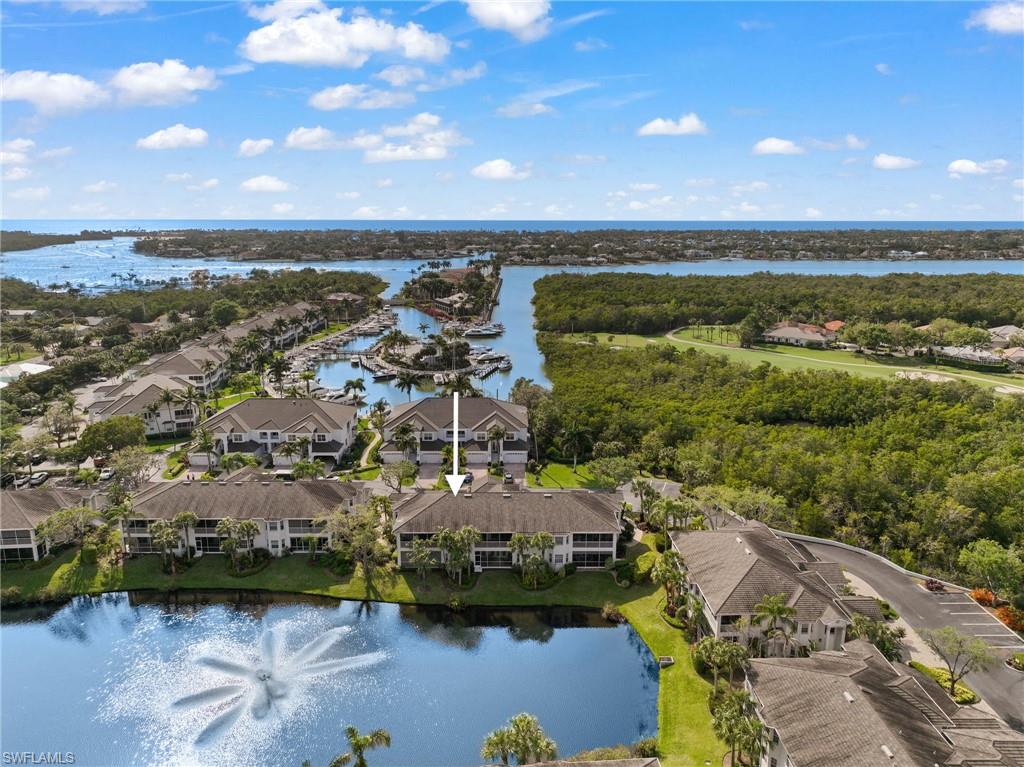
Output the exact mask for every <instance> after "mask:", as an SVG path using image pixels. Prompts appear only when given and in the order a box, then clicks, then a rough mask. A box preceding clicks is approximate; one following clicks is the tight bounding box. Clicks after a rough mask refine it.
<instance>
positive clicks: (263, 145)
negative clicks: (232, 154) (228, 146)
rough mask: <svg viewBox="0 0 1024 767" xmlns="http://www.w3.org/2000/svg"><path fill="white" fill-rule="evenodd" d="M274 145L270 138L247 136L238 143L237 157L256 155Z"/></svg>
mask: <svg viewBox="0 0 1024 767" xmlns="http://www.w3.org/2000/svg"><path fill="white" fill-rule="evenodd" d="M272 146H274V139H271V138H247V139H243V140H242V143H241V144H239V145H238V156H239V157H258V156H259V155H261V154H263V153H264V152H266V151H268V150H269V149H270V148H271V147H272Z"/></svg>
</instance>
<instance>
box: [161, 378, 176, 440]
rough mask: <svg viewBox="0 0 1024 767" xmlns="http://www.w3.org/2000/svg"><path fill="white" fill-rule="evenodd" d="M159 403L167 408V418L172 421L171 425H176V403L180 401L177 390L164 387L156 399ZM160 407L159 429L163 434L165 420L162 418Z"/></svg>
mask: <svg viewBox="0 0 1024 767" xmlns="http://www.w3.org/2000/svg"><path fill="white" fill-rule="evenodd" d="M156 401H157V402H158V403H159V405H161V406H163V407H166V408H167V420H168V421H170V422H171V427H172V428H173V427H174V403H176V402H177V401H178V397H177V395H176V394H175V392H173V391H171V390H170V389H164V390H163V391H162V392H160V396H159V397H157V400H156ZM159 412H160V411H159V408H157V424H156V428H157V431H158V432H159V433H160V435H161V436H163V433H164V422H163V421H161V420H160V416H159Z"/></svg>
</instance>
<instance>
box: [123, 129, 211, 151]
mask: <svg viewBox="0 0 1024 767" xmlns="http://www.w3.org/2000/svg"><path fill="white" fill-rule="evenodd" d="M209 138H210V137H209V134H207V132H206V131H204V130H203V129H202V128H189V127H188V126H186V125H183V124H182V123H178V124H176V125H172V126H171V127H170V128H163V129H162V130H158V131H156V132H155V133H151V134H149V135H148V136H146V137H145V138H140V139H139V140H138V141H136V142H135V146H137V147H138V148H139V149H186V148H191V147H200V146H206V142H207V141H208V140H209Z"/></svg>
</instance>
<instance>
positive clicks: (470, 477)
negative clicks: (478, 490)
mask: <svg viewBox="0 0 1024 767" xmlns="http://www.w3.org/2000/svg"><path fill="white" fill-rule="evenodd" d="M465 479H466V482H467V483H469V484H470V485H472V484H473V472H471V471H467V472H466V477H465Z"/></svg>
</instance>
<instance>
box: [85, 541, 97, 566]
mask: <svg viewBox="0 0 1024 767" xmlns="http://www.w3.org/2000/svg"><path fill="white" fill-rule="evenodd" d="M96 559H97V554H96V546H94V545H93V544H91V543H87V544H85V545H84V546H82V564H83V565H94V564H96Z"/></svg>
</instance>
